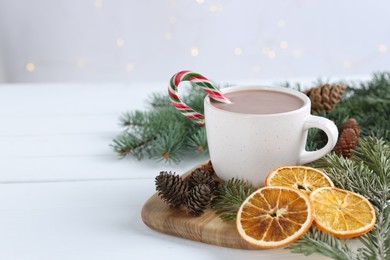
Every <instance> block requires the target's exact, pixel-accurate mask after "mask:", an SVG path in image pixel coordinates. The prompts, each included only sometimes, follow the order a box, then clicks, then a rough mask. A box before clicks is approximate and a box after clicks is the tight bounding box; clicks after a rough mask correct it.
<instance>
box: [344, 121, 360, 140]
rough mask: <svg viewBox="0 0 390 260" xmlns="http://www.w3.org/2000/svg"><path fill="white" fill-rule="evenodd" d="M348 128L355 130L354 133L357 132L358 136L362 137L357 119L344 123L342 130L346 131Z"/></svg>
mask: <svg viewBox="0 0 390 260" xmlns="http://www.w3.org/2000/svg"><path fill="white" fill-rule="evenodd" d="M348 128H351V129H353V131H355V134H356V136H358V137H359V136H360V127H359V124H358V122H357V121H356V119H355V118H350V119H348V120H347V121H345V122H344V124H343V125H342V130H345V129H348Z"/></svg>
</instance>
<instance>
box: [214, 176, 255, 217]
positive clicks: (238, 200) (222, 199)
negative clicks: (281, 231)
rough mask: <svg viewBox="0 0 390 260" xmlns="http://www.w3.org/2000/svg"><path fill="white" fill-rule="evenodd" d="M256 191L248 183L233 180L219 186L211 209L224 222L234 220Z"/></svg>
mask: <svg viewBox="0 0 390 260" xmlns="http://www.w3.org/2000/svg"><path fill="white" fill-rule="evenodd" d="M254 191H255V187H253V186H252V185H250V184H248V183H247V182H245V181H243V180H240V179H235V178H232V179H230V180H228V181H226V182H224V183H223V184H221V185H219V186H218V189H217V190H216V192H215V197H214V198H213V200H212V201H211V207H212V208H213V209H215V211H216V214H218V215H219V217H220V218H221V219H222V220H224V221H229V220H234V219H236V215H237V212H238V210H239V208H240V206H241V204H242V203H243V202H244V200H245V199H246V198H247V197H248V196H249V195H250V194H252V193H253V192H254Z"/></svg>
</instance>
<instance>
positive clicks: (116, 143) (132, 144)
mask: <svg viewBox="0 0 390 260" xmlns="http://www.w3.org/2000/svg"><path fill="white" fill-rule="evenodd" d="M151 141H153V139H152V138H151V139H148V140H145V141H143V140H141V139H139V138H137V137H136V136H135V135H133V134H131V133H127V132H125V133H122V134H121V135H119V136H117V138H116V139H114V140H113V144H112V145H111V147H112V148H113V149H114V151H115V152H116V153H117V154H118V155H119V156H120V157H121V158H124V157H125V156H126V155H129V154H131V155H133V156H134V157H136V158H137V159H138V160H141V159H142V158H143V149H144V148H145V146H146V145H147V144H149V143H150V142H151Z"/></svg>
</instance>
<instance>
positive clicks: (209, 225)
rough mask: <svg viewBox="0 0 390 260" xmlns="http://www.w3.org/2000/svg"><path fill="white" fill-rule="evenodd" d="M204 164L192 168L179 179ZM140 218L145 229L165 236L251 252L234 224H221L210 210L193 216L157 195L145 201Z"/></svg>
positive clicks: (249, 246)
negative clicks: (170, 204)
mask: <svg viewBox="0 0 390 260" xmlns="http://www.w3.org/2000/svg"><path fill="white" fill-rule="evenodd" d="M206 163H207V162H206ZM206 163H202V164H200V165H198V166H196V167H194V168H193V169H191V170H190V171H188V172H186V173H185V174H184V175H183V177H185V176H188V175H189V174H190V173H191V172H192V171H193V170H195V169H196V168H199V167H201V166H202V165H203V164H206ZM141 216H142V220H143V222H144V223H145V224H146V225H147V226H148V227H150V228H152V229H154V230H156V231H159V232H162V233H165V234H169V235H174V236H178V237H183V238H186V239H190V240H194V241H199V242H203V243H207V244H212V245H217V246H223V247H230V248H240V249H255V247H253V246H252V245H250V244H249V243H247V242H245V241H244V240H243V239H242V238H241V237H240V236H239V234H238V232H237V230H236V224H235V221H228V222H224V221H222V220H221V219H220V218H219V217H218V215H216V214H215V212H214V210H212V209H207V210H206V211H205V212H204V214H202V215H200V216H198V217H194V216H192V215H190V214H188V213H187V212H186V211H185V209H181V208H178V209H175V208H170V207H169V206H168V205H167V204H166V203H165V202H164V201H162V200H161V199H160V197H159V196H158V195H157V193H155V194H154V195H153V196H152V197H151V198H149V200H148V201H146V203H145V205H144V206H143V208H142V212H141Z"/></svg>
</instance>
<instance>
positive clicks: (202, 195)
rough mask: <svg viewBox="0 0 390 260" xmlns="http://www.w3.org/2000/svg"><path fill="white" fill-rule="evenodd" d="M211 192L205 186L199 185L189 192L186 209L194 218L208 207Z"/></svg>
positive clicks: (207, 186)
mask: <svg viewBox="0 0 390 260" xmlns="http://www.w3.org/2000/svg"><path fill="white" fill-rule="evenodd" d="M212 194H213V192H212V190H211V189H210V187H209V185H207V184H200V185H197V186H195V187H193V188H192V189H190V190H189V192H188V196H187V204H186V206H187V209H188V211H189V213H191V214H192V215H194V216H199V215H201V214H203V213H204V210H205V209H206V208H207V207H208V206H209V205H210V202H211V196H212Z"/></svg>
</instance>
